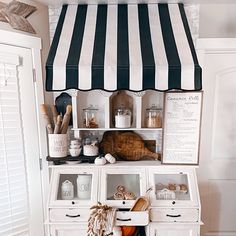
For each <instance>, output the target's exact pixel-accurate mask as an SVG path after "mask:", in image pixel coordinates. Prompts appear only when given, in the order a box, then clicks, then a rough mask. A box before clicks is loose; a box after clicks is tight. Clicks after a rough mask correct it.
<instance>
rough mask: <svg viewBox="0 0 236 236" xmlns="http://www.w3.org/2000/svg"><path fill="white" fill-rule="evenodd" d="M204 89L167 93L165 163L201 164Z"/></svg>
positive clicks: (164, 133) (164, 134) (164, 140)
mask: <svg viewBox="0 0 236 236" xmlns="http://www.w3.org/2000/svg"><path fill="white" fill-rule="evenodd" d="M201 108H202V92H168V93H166V94H165V111H164V130H163V158H162V163H163V164H198V154H199V139H200V124H201V110H202V109H201Z"/></svg>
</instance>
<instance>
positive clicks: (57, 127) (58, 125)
mask: <svg viewBox="0 0 236 236" xmlns="http://www.w3.org/2000/svg"><path fill="white" fill-rule="evenodd" d="M61 123H62V116H61V115H58V116H57V120H56V124H55V128H54V134H59V133H60V131H61Z"/></svg>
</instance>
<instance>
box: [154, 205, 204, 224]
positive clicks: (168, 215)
mask: <svg viewBox="0 0 236 236" xmlns="http://www.w3.org/2000/svg"><path fill="white" fill-rule="evenodd" d="M150 218H151V221H158V222H198V220H199V209H178V208H169V209H151V213H150Z"/></svg>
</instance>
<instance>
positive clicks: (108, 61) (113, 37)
mask: <svg viewBox="0 0 236 236" xmlns="http://www.w3.org/2000/svg"><path fill="white" fill-rule="evenodd" d="M117 11H118V6H117V5H108V11H107V32H106V47H105V59H104V88H105V89H106V90H116V89H117Z"/></svg>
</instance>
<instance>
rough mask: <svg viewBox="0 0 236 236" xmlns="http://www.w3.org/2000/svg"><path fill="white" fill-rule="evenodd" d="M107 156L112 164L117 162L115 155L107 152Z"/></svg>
mask: <svg viewBox="0 0 236 236" xmlns="http://www.w3.org/2000/svg"><path fill="white" fill-rule="evenodd" d="M105 158H106V160H107V161H108V162H110V163H111V164H114V163H115V162H116V158H115V157H113V156H112V155H111V154H110V153H107V154H106V155H105Z"/></svg>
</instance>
